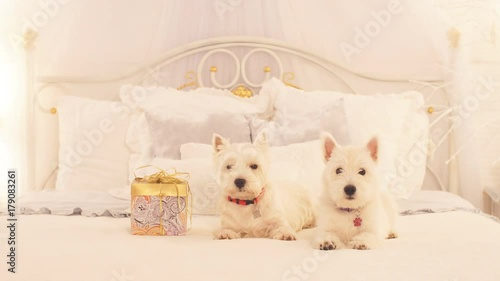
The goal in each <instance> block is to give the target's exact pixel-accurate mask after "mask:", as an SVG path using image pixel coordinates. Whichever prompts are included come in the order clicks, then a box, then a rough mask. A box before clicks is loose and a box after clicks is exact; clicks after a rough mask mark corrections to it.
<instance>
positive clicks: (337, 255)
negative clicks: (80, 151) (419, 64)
mask: <svg viewBox="0 0 500 281" xmlns="http://www.w3.org/2000/svg"><path fill="white" fill-rule="evenodd" d="M3 218H5V217H3ZM193 219H194V221H193V228H192V229H191V231H190V232H189V234H188V235H187V236H184V237H153V236H133V235H130V232H129V223H130V219H127V218H111V217H84V216H54V215H31V216H20V217H19V221H18V233H17V240H18V253H17V256H18V266H17V273H15V274H11V273H9V272H7V270H6V268H5V262H6V259H7V258H6V254H5V253H6V252H7V243H6V240H5V238H6V236H7V234H6V228H5V226H2V227H1V228H0V230H1V234H0V235H1V236H0V238H1V243H0V253H1V255H0V260H1V264H2V266H1V267H0V268H1V271H0V280H39V281H59V280H61V281H63V280H64V281H68V280H71V281H77V280H85V281H89V280H97V281H113V280H114V281H149V280H151V281H153V280H220V281H223V280H228V281H229V280H230V281H235V280H384V281H387V280H398V281H400V280H419V281H420V280H427V281H429V280H439V281H462V280H500V266H499V261H500V224H499V223H497V222H494V221H493V220H491V219H489V218H486V217H485V216H482V215H479V214H474V213H470V212H464V211H453V212H444V213H433V214H422V215H411V216H403V217H401V219H400V237H399V238H398V239H394V240H386V241H385V243H384V244H383V245H382V246H381V247H380V248H378V249H375V250H370V251H357V250H338V251H331V252H324V251H317V250H313V249H312V248H311V246H310V243H309V239H310V238H311V237H312V233H313V230H304V231H302V232H301V233H300V234H299V238H300V239H299V240H298V241H293V242H290V241H276V240H270V239H250V238H249V239H238V240H224V241H218V240H213V239H212V237H211V231H212V229H213V228H214V227H215V226H216V225H217V224H218V218H217V217H194V218H193ZM2 220H3V221H5V220H4V219H2Z"/></svg>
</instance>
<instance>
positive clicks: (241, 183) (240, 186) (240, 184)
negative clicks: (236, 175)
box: [234, 179, 247, 189]
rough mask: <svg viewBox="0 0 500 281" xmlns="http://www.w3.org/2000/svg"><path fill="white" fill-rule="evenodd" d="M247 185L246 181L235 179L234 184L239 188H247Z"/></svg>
mask: <svg viewBox="0 0 500 281" xmlns="http://www.w3.org/2000/svg"><path fill="white" fill-rule="evenodd" d="M245 183H247V181H246V180H245V179H235V180H234V184H235V185H236V186H237V187H238V188H239V189H241V188H243V187H244V186H245Z"/></svg>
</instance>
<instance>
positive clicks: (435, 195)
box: [0, 188, 475, 217]
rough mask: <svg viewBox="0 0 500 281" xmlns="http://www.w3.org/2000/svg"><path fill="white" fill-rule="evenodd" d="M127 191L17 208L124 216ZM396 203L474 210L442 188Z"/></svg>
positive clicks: (32, 195)
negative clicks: (441, 189)
mask: <svg viewBox="0 0 500 281" xmlns="http://www.w3.org/2000/svg"><path fill="white" fill-rule="evenodd" d="M129 194H130V190H128V189H124V188H118V189H113V190H110V191H109V192H99V191H84V190H75V191H58V190H50V191H49V190H47V191H42V192H28V193H25V194H23V196H22V197H21V198H20V201H19V207H20V208H19V210H20V213H21V214H53V215H54V214H55V215H74V214H78V215H79V214H81V215H83V216H89V217H96V216H113V217H123V216H127V215H129V214H130V210H129V209H130V200H129V199H126V200H124V199H125V198H129V197H130V195H129ZM397 202H398V205H399V211H400V212H402V213H405V212H406V213H410V212H416V211H420V210H428V209H432V210H443V209H454V208H461V209H475V208H474V206H473V205H472V204H471V203H469V202H468V201H466V200H464V199H463V198H461V197H460V196H458V195H454V194H452V193H449V192H444V191H431V190H420V191H415V192H413V193H412V195H411V196H410V198H408V199H398V201H397ZM0 214H2V213H1V211H0Z"/></svg>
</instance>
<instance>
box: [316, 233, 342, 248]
mask: <svg viewBox="0 0 500 281" xmlns="http://www.w3.org/2000/svg"><path fill="white" fill-rule="evenodd" d="M313 247H314V248H315V249H319V250H324V251H329V250H335V249H342V248H345V244H344V243H343V242H342V240H340V238H339V237H338V235H337V234H336V233H334V232H328V231H324V232H321V234H320V235H318V236H317V237H316V241H315V244H314V245H313Z"/></svg>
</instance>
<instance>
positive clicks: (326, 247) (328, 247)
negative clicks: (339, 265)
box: [318, 241, 337, 251]
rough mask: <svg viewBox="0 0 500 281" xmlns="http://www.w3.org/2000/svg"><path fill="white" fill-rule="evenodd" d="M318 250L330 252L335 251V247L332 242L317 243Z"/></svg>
mask: <svg viewBox="0 0 500 281" xmlns="http://www.w3.org/2000/svg"><path fill="white" fill-rule="evenodd" d="M318 248H319V249H320V250H323V251H330V250H335V249H337V245H336V244H335V242H333V241H324V242H321V243H319V245H318Z"/></svg>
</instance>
